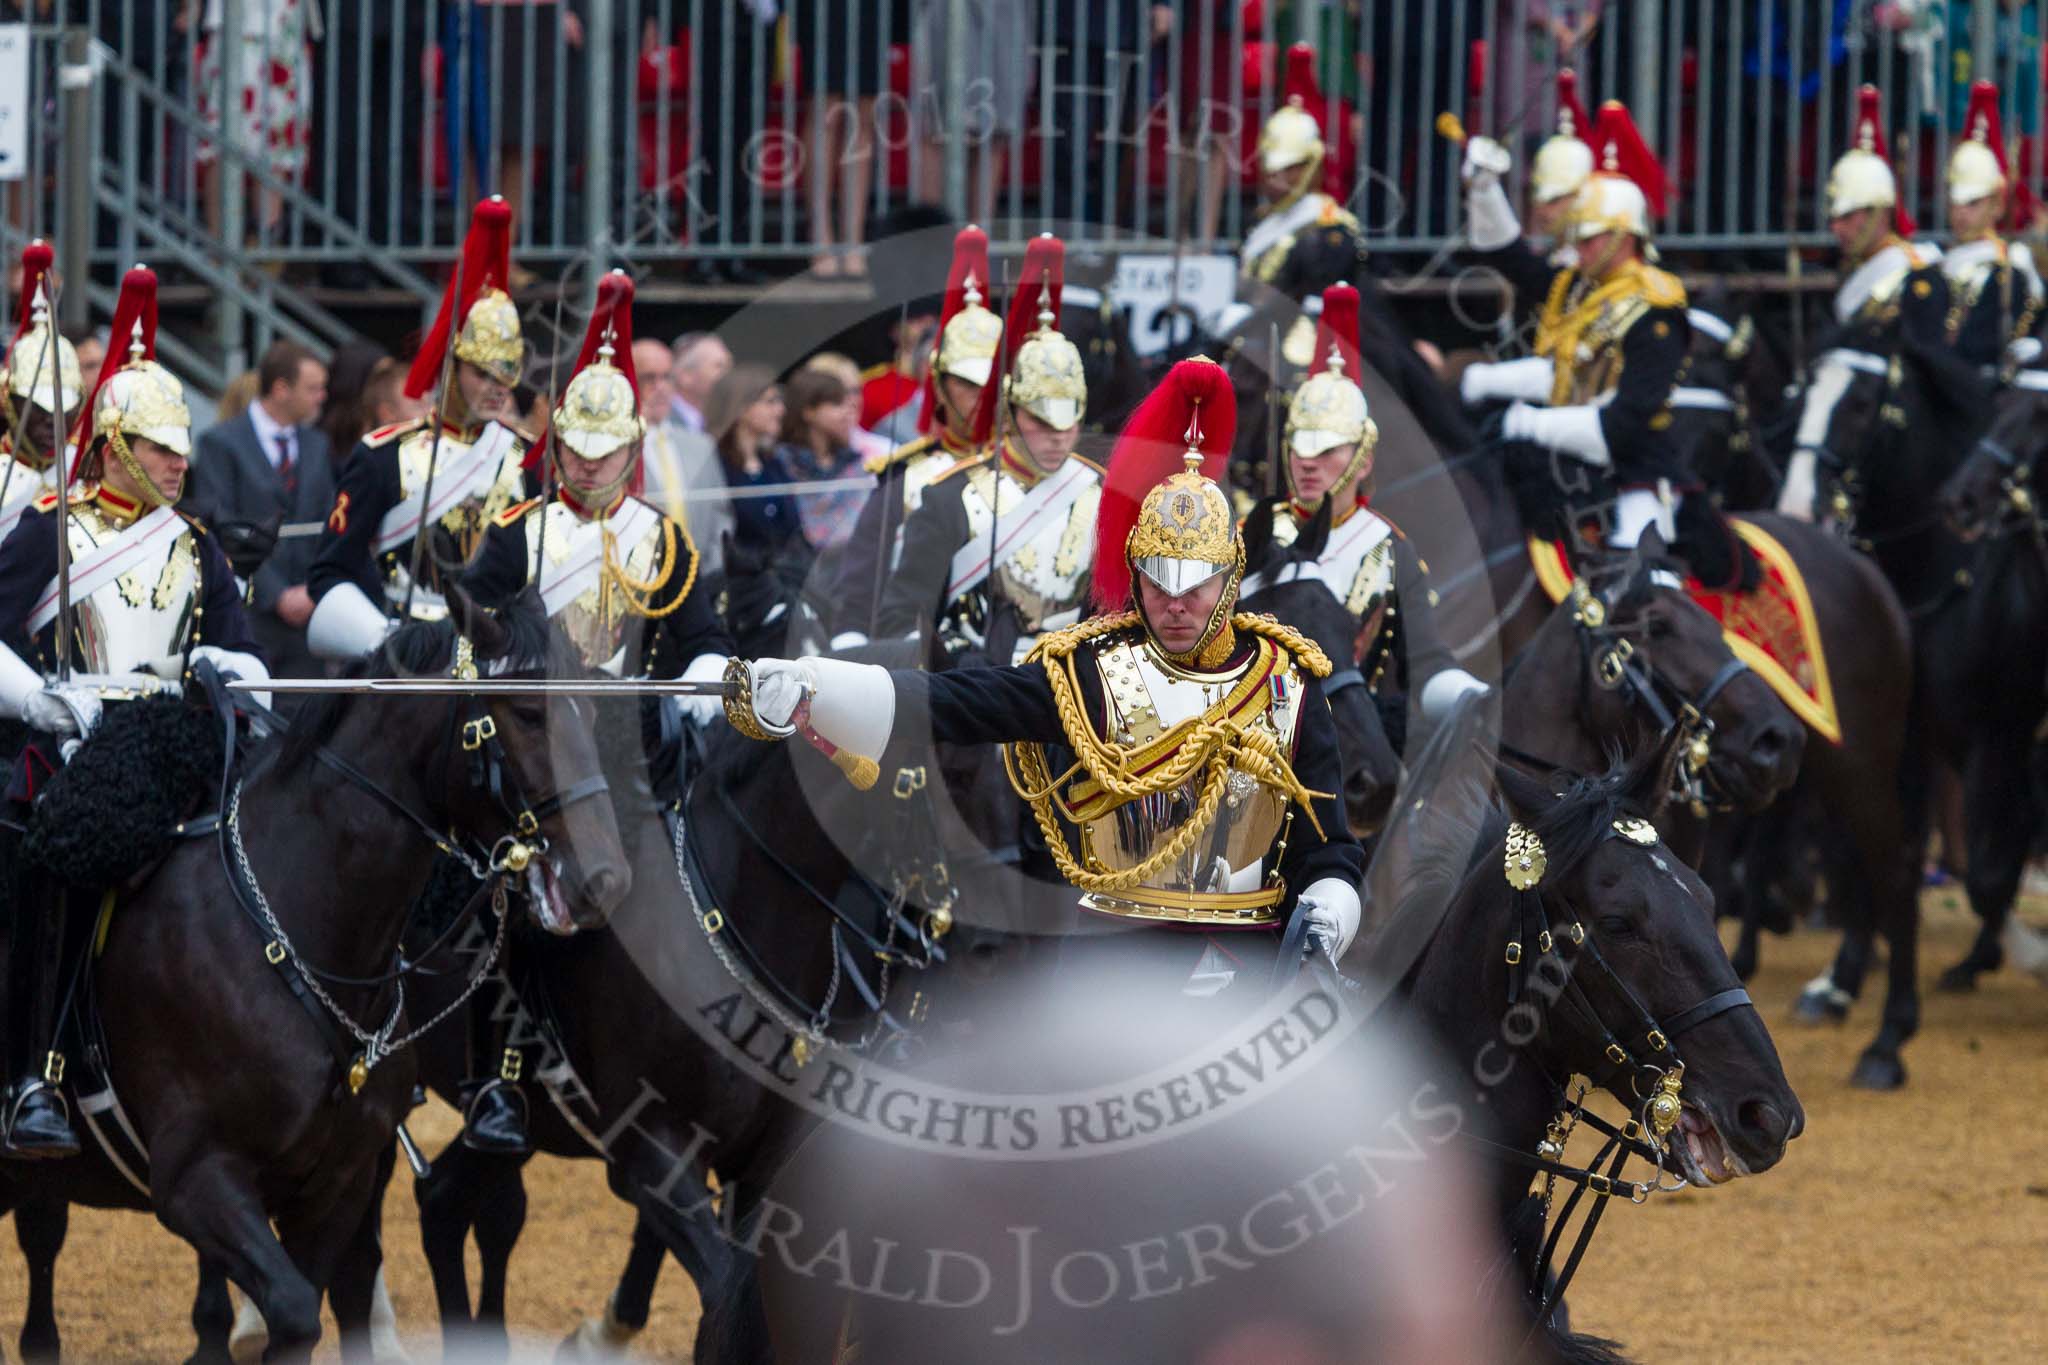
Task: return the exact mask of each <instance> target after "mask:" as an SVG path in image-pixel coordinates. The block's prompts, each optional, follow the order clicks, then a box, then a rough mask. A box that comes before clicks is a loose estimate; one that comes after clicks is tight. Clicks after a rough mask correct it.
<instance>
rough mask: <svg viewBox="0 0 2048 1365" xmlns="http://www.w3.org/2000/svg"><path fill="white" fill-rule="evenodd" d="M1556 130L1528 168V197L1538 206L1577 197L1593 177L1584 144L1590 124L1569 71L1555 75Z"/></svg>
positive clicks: (1590, 149) (1575, 78) (1589, 153)
mask: <svg viewBox="0 0 2048 1365" xmlns="http://www.w3.org/2000/svg"><path fill="white" fill-rule="evenodd" d="M1556 129H1557V130H1556V131H1555V132H1554V133H1552V134H1551V135H1550V136H1549V137H1547V138H1545V139H1544V140H1543V145H1542V146H1540V147H1538V148H1537V149H1536V158H1535V160H1534V161H1532V162H1531V163H1530V165H1529V194H1530V196H1531V197H1532V198H1534V199H1535V201H1536V202H1537V203H1539V204H1551V203H1555V202H1557V201H1558V200H1560V199H1563V198H1566V197H1568V196H1570V195H1574V194H1577V193H1578V192H1579V187H1580V186H1581V185H1584V184H1585V183H1586V178H1587V177H1588V176H1590V175H1592V174H1593V146H1592V144H1591V143H1589V142H1587V141H1586V138H1587V136H1588V135H1589V134H1590V133H1591V132H1592V131H1593V123H1592V120H1591V119H1589V118H1587V117H1586V106H1585V103H1584V102H1583V101H1582V100H1581V99H1580V98H1579V73H1578V72H1576V71H1574V70H1572V69H1571V68H1570V67H1566V68H1565V69H1564V70H1562V71H1560V72H1558V73H1557V122H1556Z"/></svg>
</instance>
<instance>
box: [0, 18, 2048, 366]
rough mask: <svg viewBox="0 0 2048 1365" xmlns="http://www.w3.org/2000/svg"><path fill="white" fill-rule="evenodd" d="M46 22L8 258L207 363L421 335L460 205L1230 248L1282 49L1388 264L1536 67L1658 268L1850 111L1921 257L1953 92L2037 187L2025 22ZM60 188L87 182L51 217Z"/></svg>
mask: <svg viewBox="0 0 2048 1365" xmlns="http://www.w3.org/2000/svg"><path fill="white" fill-rule="evenodd" d="M0 8H4V7H0ZM17 8H18V6H17ZM58 10H59V14H58V15H57V16H56V17H55V18H54V19H52V20H51V21H49V22H38V23H37V24H35V25H34V26H32V27H31V28H30V29H29V30H28V31H29V34H30V37H31V40H32V43H33V45H34V48H35V52H34V54H33V58H32V60H31V62H30V78H29V82H28V87H29V88H28V89H27V91H26V92H25V95H26V98H25V101H24V105H25V110H26V114H27V118H28V122H29V125H30V127H29V139H28V141H29V147H28V157H27V167H26V174H25V176H24V178H22V179H20V180H18V181H14V182H11V183H8V184H7V186H6V189H5V191H4V192H5V194H6V205H7V212H6V215H5V219H4V222H5V229H6V231H5V236H6V238H7V240H8V241H9V242H10V243H11V242H14V241H18V240H19V238H20V237H21V236H22V235H24V234H26V233H28V232H40V233H43V234H45V235H54V236H56V237H58V238H59V239H60V240H62V241H65V242H69V243H74V244H79V245H80V246H82V247H83V248H84V249H85V250H87V251H88V252H89V254H90V255H91V258H92V260H93V261H94V262H95V264H97V265H100V266H103V267H114V266H117V265H118V264H120V263H121V262H123V261H124V260H126V259H128V258H130V257H132V256H133V255H134V254H135V253H136V251H138V250H140V249H142V248H144V247H146V248H147V250H148V251H150V252H153V253H155V254H157V255H158V256H160V257H164V258H166V259H169V260H173V261H175V262H176V263H177V264H179V265H180V266H183V267H186V268H188V269H189V270H190V271H191V273H192V274H193V275H194V276H196V277H197V278H198V279H200V280H201V281H203V282H204V283H206V284H207V285H208V286H209V287H211V288H214V289H215V290H216V291H217V292H218V294H219V303H218V309H217V313H218V322H217V327H218V340H219V347H218V349H219V351H220V356H219V357H217V359H218V360H219V361H221V362H222V363H223V364H225V363H226V362H227V361H229V360H232V359H233V358H234V357H236V356H238V355H241V354H245V353H247V351H248V350H249V349H250V348H251V346H252V345H253V344H254V343H255V342H257V341H260V339H262V338H264V337H267V336H269V335H272V334H277V335H293V336H298V335H302V334H307V335H311V336H312V337H314V338H315V339H322V340H336V339H339V335H340V333H339V331H338V330H337V329H338V328H341V327H342V324H340V323H339V321H338V320H337V319H336V318H335V317H334V316H333V315H332V314H330V313H328V312H327V311H326V310H324V309H322V308H320V307H319V306H318V305H317V304H316V303H314V302H312V301H311V300H310V298H309V297H308V296H307V294H306V291H305V290H304V289H302V288H301V284H300V282H298V281H295V280H290V279H287V280H286V281H278V280H277V279H275V278H274V274H275V272H277V271H278V270H280V269H283V268H287V267H295V266H296V267H301V268H302V269H307V270H310V269H312V268H316V267H317V268H324V269H326V270H328V271H330V272H332V271H335V270H340V271H342V272H343V275H342V276H341V283H343V284H344V285H346V284H347V283H348V281H349V279H350V278H351V277H350V275H349V273H348V272H356V276H357V278H356V280H355V282H356V283H358V284H368V283H376V282H382V283H384V284H386V285H393V286H396V287H397V288H399V289H401V290H403V291H406V292H407V293H409V294H411V295H413V296H415V297H417V298H418V299H419V300H420V301H421V303H422V304H423V305H425V304H426V303H428V302H430V301H431V299H432V298H433V296H434V293H435V290H434V287H433V285H432V283H431V282H430V280H429V279H428V275H429V274H430V273H432V271H433V269H434V268H436V267H438V266H439V265H441V264H442V263H444V262H445V261H446V260H447V259H448V258H449V257H450V256H451V254H452V253H453V250H454V247H455V243H456V241H457V239H458V236H459V234H460V231H461V227H462V221H463V219H464V217H465V216H466V214H465V211H466V207H467V205H468V203H469V202H471V201H472V199H473V197H474V196H475V195H476V194H478V193H482V192H490V191H496V192H501V193H504V194H506V195H507V196H508V197H509V198H512V199H513V200H514V201H515V204H516V207H517V213H516V217H515V252H516V256H517V259H518V261H519V262H520V264H521V266H522V268H526V269H534V270H558V269H560V268H562V267H564V266H566V265H568V264H569V263H571V262H576V261H584V262H587V263H588V264H590V265H593V266H602V265H608V264H611V263H612V262H614V261H617V260H630V261H632V262H634V263H637V264H641V265H645V266H647V267H650V268H655V269H659V268H661V267H663V265H664V263H674V264H677V265H683V264H687V263H690V262H697V261H714V262H725V261H730V260H732V259H734V258H746V259H749V260H752V261H754V262H755V263H757V264H773V263H775V262H777V261H781V262H786V263H788V264H789V265H792V266H794V265H797V264H801V263H803V262H805V261H808V260H811V259H812V258H814V257H815V258H818V259H820V260H826V259H828V258H829V259H830V263H829V264H827V265H826V266H825V270H826V272H827V273H830V272H832V271H834V270H835V269H839V268H841V267H843V268H845V269H848V270H857V269H858V267H859V260H858V257H857V256H850V255H848V254H847V253H848V248H849V247H850V245H851V244H852V243H853V242H857V241H858V240H859V238H860V236H861V235H862V234H863V233H864V232H865V233H872V232H874V231H877V230H886V228H887V226H888V225H889V221H890V219H891V216H892V215H894V214H896V213H897V212H898V211H899V210H902V209H904V208H905V207H906V206H908V205H911V204H914V203H917V202H920V201H921V200H926V199H935V200H936V201H938V202H939V203H940V204H941V205H942V206H943V207H944V208H945V209H947V210H948V211H949V212H950V213H951V214H952V215H953V216H954V217H956V218H964V217H973V218H976V219H979V220H981V221H983V222H984V223H985V224H986V226H988V228H989V229H990V232H991V234H992V236H994V238H995V239H996V241H997V244H998V246H999V247H1000V248H1008V249H1016V248H1017V247H1019V246H1020V245H1021V243H1022V241H1023V240H1024V239H1026V238H1028V237H1029V236H1031V235H1032V234H1035V233H1037V232H1040V231H1044V230H1053V231H1058V232H1060V233H1061V234H1062V235H1064V236H1066V237H1067V238H1068V239H1069V240H1070V241H1074V242H1077V243H1082V244H1088V243H1106V244H1139V245H1143V246H1146V247H1149V248H1150V249H1153V250H1157V249H1158V248H1159V246H1160V245H1161V244H1171V245H1172V246H1174V247H1176V248H1178V249H1183V250H1186V251H1189V252H1197V251H1201V250H1207V249H1218V248H1220V249H1224V250H1228V249H1230V248H1231V247H1232V246H1233V245H1234V244H1235V242H1236V241H1237V240H1238V239H1239V238H1240V237H1241V235H1242V234H1243V232H1244V231H1245V229H1246V228H1247V227H1248V226H1249V224H1250V223H1251V222H1252V221H1253V220H1254V218H1255V216H1256V214H1257V212H1258V199H1257V194H1256V188H1255V181H1256V175H1255V165H1254V161H1255V158H1254V157H1253V155H1252V152H1253V148H1254V146H1255V143H1256V138H1257V132H1258V129H1259V127H1260V125H1261V124H1262V123H1263V122H1264V120H1265V119H1266V117H1267V116H1268V115H1270V114H1271V112H1272V111H1273V109H1274V108H1275V106H1276V105H1277V104H1278V103H1279V102H1280V100H1281V96H1282V91H1281V80H1282V72H1283V69H1284V60H1283V54H1284V50H1285V47H1286V45H1287V43H1288V42H1289V41H1291V40H1293V39H1296V38H1306V39H1308V40H1310V41H1312V42H1313V43H1314V44H1315V45H1316V46H1317V49H1318V56H1317V71H1318V78H1319V84H1320V87H1321V89H1320V93H1319V96H1318V98H1316V99H1315V100H1314V101H1313V102H1312V103H1313V104H1314V107H1315V112H1316V113H1317V114H1318V115H1319V118H1320V121H1321V122H1322V124H1323V128H1324V133H1325V139H1326V142H1327V143H1328V145H1329V150H1330V155H1329V163H1330V184H1331V186H1332V188H1333V189H1334V190H1335V192H1336V193H1338V194H1339V195H1340V196H1342V197H1344V199H1345V200H1346V202H1347V203H1348V205H1349V206H1350V207H1351V208H1352V210H1353V211H1354V212H1355V213H1357V215H1358V216H1359V217H1360V219H1361V220H1362V221H1363V222H1364V223H1365V225H1366V227H1367V229H1368V230H1369V232H1370V233H1371V235H1372V237H1373V239H1374V244H1375V247H1376V249H1378V250H1381V251H1385V252H1404V251H1414V252H1428V251H1433V250H1436V249H1438V248H1439V247H1441V246H1442V245H1443V244H1444V243H1445V242H1446V241H1447V240H1449V239H1451V238H1452V237H1454V236H1455V234H1456V233H1457V232H1458V230H1459V225H1460V219H1461V205H1460V193H1459V184H1458V174H1457V161H1458V151H1457V148H1456V147H1454V146H1453V145H1451V144H1449V143H1447V142H1445V141H1443V140H1442V139H1441V138H1439V137H1438V136H1437V135H1436V133H1435V132H1434V131H1433V124H1434V120H1435V116H1436V114H1437V112H1438V111H1440V110H1446V109H1447V110H1451V111H1453V112H1456V113H1458V114H1459V115H1460V116H1461V118H1462V119H1463V121H1464V122H1465V123H1466V125H1467V126H1468V127H1470V128H1471V129H1473V130H1474V131H1483V132H1487V133H1490V134H1492V135H1493V136H1495V137H1498V138H1500V139H1502V140H1503V141H1505V142H1507V143H1509V144H1510V145H1511V146H1512V147H1513V148H1514V150H1515V151H1516V152H1517V153H1518V166H1517V171H1516V176H1517V177H1518V178H1519V176H1520V174H1521V168H1522V167H1523V166H1525V165H1526V162H1527V159H1528V155H1527V154H1528V153H1529V152H1530V151H1532V150H1533V148H1534V146H1535V144H1536V142H1537V141H1538V139H1539V138H1540V136H1541V135H1542V134H1544V133H1547V131H1548V130H1549V126H1550V118H1551V103H1552V100H1551V93H1550V92H1551V88H1552V82H1553V79H1554V75H1555V72H1556V70H1557V68H1558V66H1559V65H1560V64H1561V63H1562V62H1570V63H1571V64H1574V65H1575V66H1576V67H1577V68H1578V69H1579V71H1580V72H1581V77H1582V82H1583V85H1584V87H1585V90H1586V92H1587V94H1588V96H1589V100H1590V101H1597V100H1599V99H1603V98H1607V97H1619V98H1622V99H1624V100H1626V101H1628V102H1629V103H1630V105H1631V106H1632V109H1633V111H1634V113H1635V115H1636V119H1637V122H1638V124H1639V125H1640V126H1641V128H1642V129H1643V131H1644V133H1645V135H1646V137H1647V138H1648V139H1649V140H1650V143H1651V145H1652V146H1653V147H1654V148H1655V149H1656V150H1657V151H1658V153H1659V154H1660V156H1661V157H1662V159H1663V160H1664V162H1665V164H1666V166H1667V167H1668V168H1669V170H1670V171H1671V173H1672V178H1673V181H1674V184H1675V185H1676V187H1677V189H1678V191H1679V193H1678V196H1677V199H1676V203H1675V206H1674V207H1673V208H1672V210H1671V212H1670V213H1669V214H1668V215H1667V217H1666V219H1665V220H1664V221H1663V222H1662V223H1661V224H1660V225H1659V237H1660V241H1661V242H1662V244H1663V245H1664V246H1665V247H1666V248H1667V249H1676V250H1681V251H1694V252H1699V253H1704V254H1705V255H1706V256H1707V257H1708V258H1709V263H1711V258H1712V257H1714V256H1716V255H1722V256H1725V255H1726V254H1728V253H1748V254H1750V255H1751V256H1754V255H1755V254H1756V253H1759V252H1762V253H1769V252H1782V251H1784V250H1785V249H1786V248H1788V247H1791V246H1796V245H1801V244H1809V243H1818V242H1824V241H1825V240H1826V239H1825V227H1826V222H1825V214H1824V209H1823V202H1822V196H1823V186H1824V182H1825V179H1826V173H1827V167H1828V165H1829V163H1830V162H1831V161H1832V159H1833V157H1834V156H1835V155H1836V154H1838V153H1839V152H1840V151H1841V150H1842V149H1843V146H1844V143H1845V141H1846V128H1847V125H1848V122H1849V119H1850V117H1851V111H1852V109H1853V105H1854V91H1855V88H1856V87H1857V85H1859V84H1860V83H1861V82H1863V81H1865V80H1872V81H1875V82H1876V83H1878V84H1879V85H1880V86H1882V87H1883V88H1884V89H1885V91H1886V110H1887V117H1888V124H1889V127H1888V133H1889V136H1890V138H1891V143H1892V151H1893V156H1894V160H1895V162H1896V165H1897V167H1898V171H1899V181H1900V185H1901V191H1902V196H1903V198H1904V199H1905V201H1906V205H1907V207H1908V208H1909V209H1910V210H1911V211H1912V212H1913V213H1914V215H1915V216H1916V217H1917V218H1918V219H1919V221H1920V222H1921V223H1922V224H1923V225H1924V226H1926V227H1928V228H1931V229H1933V230H1935V231H1939V230H1940V228H1941V227H1942V225H1943V223H1944V221H1945V215H1944V213H1943V206H1942V202H1941V193H1940V189H1941V179H1942V177H1941V170H1942V166H1943V164H1944V160H1945V156H1946V151H1947V148H1948V147H1949V146H1950V145H1952V142H1953V140H1954V138H1955V136H1956V134H1957V132H1958V125H1959V123H1960V120H1961V113H1962V108H1963V104H1964V98H1965V92H1966V89H1967V85H1968V81H1969V79H1970V78H1971V76H1972V75H1973V74H1975V73H1976V72H1978V71H1985V72H1989V73H1991V74H1993V75H1995V77H1996V78H1998V79H1999V80H2000V82H2001V86H2002V88H2003V92H2004V94H2003V99H2004V109H2003V112H2004V119H2005V131H2006V133H2007V136H2008V140H2009V142H2010V146H2011V151H2012V154H2013V156H2014V159H2015V161H2016V163H2017V171H2018V173H2019V174H2020V176H2021V177H2022V178H2024V179H2025V180H2026V181H2027V182H2028V183H2029V184H2030V185H2032V186H2033V187H2034V188H2035V189H2037V190H2039V189H2041V188H2042V187H2043V184H2044V178H2048V156H2044V155H2043V149H2042V146H2041V137H2042V128H2041V104H2042V95H2043V89H2042V74H2043V72H2042V64H2041V51H2040V42H2041V35H2042V34H2043V33H2044V32H2048V0H1974V2H1973V3H1971V4H1967V5H1963V4H1951V3H1944V2H1943V0H1886V2H1885V3H1882V4H1879V3H1876V2H1875V0H1803V2H1801V0H1667V3H1662V4H1655V3H1626V4H1624V3H1617V2H1616V0H1604V2H1603V0H1551V2H1550V3H1549V4H1547V5H1545V6H1543V7H1542V8H1541V9H1540V11H1539V10H1538V9H1536V8H1534V7H1532V4H1531V0H1291V2H1290V3H1286V4H1283V3H1281V2H1280V0H1263V3H1259V2H1257V0H1254V3H1243V2H1242V0H1173V3H1169V4H1154V3H1151V0H633V3H620V0H526V2H524V3H522V2H521V0H491V2H490V3H476V2H475V0H324V3H321V4H317V5H315V4H311V3H309V2H308V0H300V2H299V3H298V4H296V5H294V6H291V7H287V6H285V5H283V4H282V3H281V0H192V3H191V4H189V5H188V4H185V3H182V0H69V3H63V0H60V4H59V6H58ZM771 13H772V15H773V19H772V22H764V20H763V18H762V17H761V16H763V15H764V14H771ZM181 16H183V17H184V22H181ZM309 21H310V22H309ZM236 34H239V35H240V39H239V41H234V40H231V35H236ZM88 38H89V39H90V40H91V42H92V43H93V44H94V45H95V46H96V47H97V49H98V50H99V56H98V58H97V60H95V61H93V62H91V63H87V62H86V61H85V60H84V57H83V54H82V49H81V44H82V43H83V41H84V40H86V39H88ZM66 44H69V45H70V48H69V50H70V51H71V53H72V55H71V57H70V58H69V59H68V60H60V55H59V54H60V52H62V51H64V50H66ZM1973 59H1974V60H1973ZM88 67H90V75H89V76H88V75H87V74H86V73H87V69H88ZM64 71H70V72H71V73H72V74H71V76H70V77H68V78H61V74H60V73H62V72H64ZM245 86H246V87H247V90H248V92H249V94H248V98H247V101H246V102H245V100H244V98H243V95H242V91H243V89H244V87H245ZM81 119H84V120H88V121H89V122H88V124H87V126H86V127H83V128H82V127H81V126H80V121H81ZM67 139H68V140H69V146H70V151H69V152H68V153H67V152H66V150H65V148H66V145H67ZM81 157H83V158H84V159H86V160H87V161H91V160H93V159H95V158H96V159H97V161H98V165H97V166H96V168H95V169H94V170H93V171H92V173H91V174H90V175H89V176H88V177H86V189H85V190H83V191H81V189H80V188H79V175H78V174H77V173H76V172H77V171H78V169H79V168H78V166H77V165H75V164H74V163H76V162H77V161H79V160H80V159H81ZM109 162H111V163H112V164H108V163H109ZM1516 188H1517V189H1519V185H1517V186H1516ZM591 274H592V277H593V278H594V275H595V271H592V272H591ZM81 301H82V300H81Z"/></svg>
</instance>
